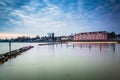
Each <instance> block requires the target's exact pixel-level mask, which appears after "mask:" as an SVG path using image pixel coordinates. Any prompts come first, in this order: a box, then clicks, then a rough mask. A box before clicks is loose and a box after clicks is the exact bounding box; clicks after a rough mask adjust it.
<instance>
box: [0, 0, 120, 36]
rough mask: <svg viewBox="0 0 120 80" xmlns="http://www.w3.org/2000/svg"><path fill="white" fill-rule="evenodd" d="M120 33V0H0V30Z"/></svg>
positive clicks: (44, 33)
mask: <svg viewBox="0 0 120 80" xmlns="http://www.w3.org/2000/svg"><path fill="white" fill-rule="evenodd" d="M90 31H109V32H111V31H115V32H116V33H120V0H0V33H16V34H31V35H46V34H47V33H49V32H54V33H55V34H56V35H69V34H71V33H79V32H90Z"/></svg>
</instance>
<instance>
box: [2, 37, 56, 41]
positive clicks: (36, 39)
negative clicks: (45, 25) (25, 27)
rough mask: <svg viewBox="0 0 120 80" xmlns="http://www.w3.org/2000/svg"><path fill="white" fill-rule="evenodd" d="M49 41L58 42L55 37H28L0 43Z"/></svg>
mask: <svg viewBox="0 0 120 80" xmlns="http://www.w3.org/2000/svg"><path fill="white" fill-rule="evenodd" d="M47 41H56V38H55V37H46V36H44V37H40V36H36V37H32V38H31V37H28V36H22V37H17V38H11V39H0V42H47Z"/></svg>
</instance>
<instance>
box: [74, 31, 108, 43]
mask: <svg viewBox="0 0 120 80" xmlns="http://www.w3.org/2000/svg"><path fill="white" fill-rule="evenodd" d="M73 40H75V41H76V40H108V32H106V31H98V32H85V33H79V34H75V35H74V37H73Z"/></svg>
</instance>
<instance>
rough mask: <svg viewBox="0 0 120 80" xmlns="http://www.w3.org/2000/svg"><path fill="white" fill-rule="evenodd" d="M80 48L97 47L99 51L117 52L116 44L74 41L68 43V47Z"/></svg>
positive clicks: (93, 48)
mask: <svg viewBox="0 0 120 80" xmlns="http://www.w3.org/2000/svg"><path fill="white" fill-rule="evenodd" d="M70 47H72V48H78V47H80V48H81V50H82V49H85V48H87V49H89V51H91V50H92V51H94V50H96V49H97V51H100V53H108V51H109V52H110V53H115V51H116V44H103V43H102V44H101V43H100V44H94V43H89V44H88V43H72V44H70V43H69V44H68V43H66V48H70Z"/></svg>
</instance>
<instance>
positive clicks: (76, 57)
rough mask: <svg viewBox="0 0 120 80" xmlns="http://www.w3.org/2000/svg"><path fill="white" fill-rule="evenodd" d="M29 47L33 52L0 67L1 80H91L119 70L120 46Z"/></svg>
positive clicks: (71, 45)
mask: <svg viewBox="0 0 120 80" xmlns="http://www.w3.org/2000/svg"><path fill="white" fill-rule="evenodd" d="M15 45H16V46H19V45H20V44H19V43H17V44H14V46H13V47H12V48H14V47H15V48H16V46H15ZM21 45H22V46H23V45H24V44H21ZM26 45H29V44H26ZM31 45H34V48H33V49H31V50H29V51H27V52H25V53H23V54H22V55H20V56H18V57H16V58H15V59H11V60H9V61H8V62H6V63H5V64H3V65H0V80H10V78H11V80H18V79H15V78H23V77H25V78H26V77H28V78H29V79H26V80H30V79H31V80H35V78H38V80H68V79H69V80H85V79H81V77H85V78H88V79H87V80H93V79H90V77H95V76H96V77H100V76H101V75H105V74H107V75H108V74H109V73H116V72H118V70H120V66H118V64H117V62H118V63H120V53H119V52H120V44H73V43H72V44H71V43H68V44H65V43H64V44H63V43H62V44H55V45H45V46H38V43H35V44H31ZM7 46H8V44H7ZM19 47H20V46H19ZM15 48H14V49H15ZM17 48H18V47H17ZM109 56H110V57H109ZM111 56H115V58H114V59H113V58H111ZM116 56H117V57H116ZM115 60H117V61H115ZM112 69H113V71H114V72H112ZM110 70H111V72H110ZM115 70H116V71H115ZM6 75H7V77H6ZM21 80H25V79H21Z"/></svg>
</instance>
